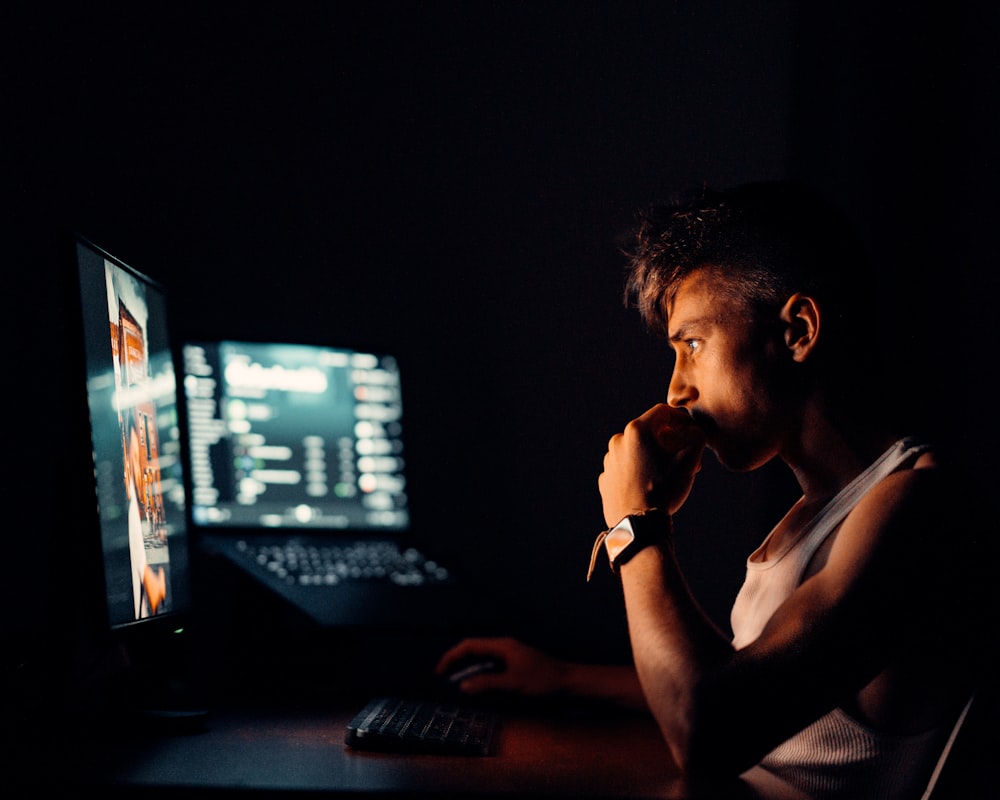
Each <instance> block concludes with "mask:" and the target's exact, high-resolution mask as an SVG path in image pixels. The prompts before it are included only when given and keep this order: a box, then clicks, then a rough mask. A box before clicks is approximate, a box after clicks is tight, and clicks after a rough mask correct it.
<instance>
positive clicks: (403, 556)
mask: <svg viewBox="0 0 1000 800" xmlns="http://www.w3.org/2000/svg"><path fill="white" fill-rule="evenodd" d="M181 356H182V357H181V364H182V367H181V368H182V370H183V386H184V392H183V394H184V402H185V417H186V425H185V426H184V430H185V437H186V453H187V460H188V475H189V479H188V488H189V495H190V498H189V505H190V509H191V510H190V515H191V522H192V527H193V529H194V530H195V532H196V534H197V540H198V542H199V544H200V546H201V547H203V548H204V549H205V550H207V551H208V552H212V553H215V554H218V555H221V556H224V557H225V558H227V559H229V560H230V561H232V563H234V564H235V565H237V567H239V568H240V569H241V570H243V571H244V572H245V573H246V574H248V575H250V576H251V577H253V578H254V579H256V580H257V581H260V582H261V583H262V584H264V585H265V586H267V587H268V588H269V589H271V590H272V591H273V592H275V593H276V594H278V595H280V596H281V597H283V598H284V599H285V600H287V601H288V602H290V603H292V604H293V605H294V606H296V607H297V608H299V609H300V610H301V611H302V612H304V613H305V614H306V615H307V616H309V617H310V618H312V619H313V620H314V621H316V622H318V623H320V624H321V625H327V626H352V625H371V624H377V623H385V624H400V623H409V622H413V621H416V620H418V619H419V618H421V617H423V618H431V617H433V618H434V619H439V620H440V619H444V618H447V617H448V616H449V614H451V615H452V616H456V615H457V612H456V609H458V608H459V607H460V606H461V604H457V605H456V604H455V603H454V599H455V596H456V595H455V592H456V590H457V583H458V581H457V578H456V575H455V572H454V570H453V569H452V568H450V567H449V566H447V565H445V564H444V563H442V562H441V561H440V560H438V559H437V558H435V557H434V556H433V554H432V553H430V552H428V551H427V550H426V546H425V543H423V542H417V540H416V536H415V529H414V525H413V521H412V518H411V514H412V502H411V500H412V498H411V496H410V494H411V484H410V482H409V481H408V478H409V475H410V473H411V470H412V468H413V466H412V464H411V463H410V461H409V456H410V453H409V452H408V451H407V450H406V449H405V446H404V438H405V437H404V431H403V423H404V418H403V394H402V378H401V371H400V364H399V359H398V358H397V357H396V356H395V355H393V354H392V353H386V352H374V351H370V350H358V349H354V348H349V347H336V346H326V345H320V344H316V343H289V342H273V341H270V342H265V341H237V340H217V341H204V340H203V341H189V342H187V343H185V344H184V345H183V347H182V350H181Z"/></svg>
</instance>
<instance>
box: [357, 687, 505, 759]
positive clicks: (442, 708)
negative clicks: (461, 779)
mask: <svg viewBox="0 0 1000 800" xmlns="http://www.w3.org/2000/svg"><path fill="white" fill-rule="evenodd" d="M498 725H499V720H498V717H497V716H496V714H494V713H493V712H490V711H485V710H483V709H477V708H471V707H469V706H464V705H461V704H456V703H452V702H449V701H445V700H432V699H429V698H426V699H421V700H407V699H404V698H398V697H376V698H374V699H372V700H371V701H369V703H368V704H367V705H366V706H365V707H364V708H363V709H362V710H361V711H360V712H358V714H357V716H355V717H354V719H353V720H351V722H350V723H349V724H348V726H347V734H346V736H345V738H344V742H345V743H346V744H347V745H348V746H349V747H353V748H355V749H358V750H380V751H384V752H395V753H429V754H437V755H458V756H487V755H489V754H490V752H491V750H492V747H493V740H494V736H495V734H496V730H497V728H498Z"/></svg>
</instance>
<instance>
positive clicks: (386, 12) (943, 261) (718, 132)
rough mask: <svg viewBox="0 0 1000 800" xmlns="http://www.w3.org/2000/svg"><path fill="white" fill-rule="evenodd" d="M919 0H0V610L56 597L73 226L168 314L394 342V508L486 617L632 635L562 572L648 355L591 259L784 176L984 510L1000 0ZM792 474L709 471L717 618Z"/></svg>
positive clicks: (574, 645) (658, 361)
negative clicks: (404, 485) (162, 300)
mask: <svg viewBox="0 0 1000 800" xmlns="http://www.w3.org/2000/svg"><path fill="white" fill-rule="evenodd" d="M926 5H927V7H926V8H925V9H922V8H920V7H919V6H917V7H915V6H914V5H913V4H910V3H887V2H863V3H862V2H838V3H811V4H799V3H795V2H790V1H788V2H769V3H755V4H750V3H737V2H723V1H722V0H707V1H706V0H699V1H698V2H620V3H601V2H593V1H592V0H581V1H579V2H535V3H529V2H462V3H458V2H365V3H334V2H303V1H301V0H299V1H297V0H288V1H287V2H282V3H253V4H244V3H200V4H193V3H183V2H182V3H170V4H157V5H149V4H131V5H126V4H122V5H120V6H114V5H107V4H96V5H94V4H85V3H80V4H73V5H68V4H67V5H65V6H61V5H49V4H44V3H24V2H13V3H8V4H7V5H6V6H5V9H4V11H3V12H2V13H3V17H4V18H3V20H2V33H0V37H2V39H0V45H2V47H0V53H2V55H0V70H2V72H0V74H2V76H3V77H2V81H3V83H2V86H3V97H2V102H3V118H2V125H0V131H2V133H0V135H2V162H0V163H2V165H3V173H4V174H3V181H2V192H3V202H4V205H5V208H4V217H3V219H4V227H5V229H6V231H5V239H4V247H5V250H4V262H5V264H4V266H5V275H6V276H7V281H6V288H5V290H4V292H3V298H4V309H5V314H4V323H5V326H6V337H5V341H6V342H7V352H6V354H5V355H4V359H3V361H4V372H5V375H6V377H5V384H4V385H5V389H6V391H5V395H6V397H7V405H6V408H7V412H6V413H7V418H8V420H9V424H8V426H7V427H8V429H9V431H8V433H7V435H6V436H5V444H6V448H5V450H6V458H4V459H3V461H4V476H3V483H2V486H3V492H4V496H5V497H7V498H8V501H7V502H8V507H9V508H10V509H11V511H10V517H11V518H12V521H11V523H9V524H8V525H6V526H5V539H6V540H7V541H8V544H9V545H11V547H12V548H13V555H12V556H11V557H10V563H12V564H17V565H18V568H17V569H16V570H15V571H16V573H17V574H16V575H15V576H14V577H13V579H10V580H5V581H4V592H5V595H4V598H5V599H4V608H5V611H4V612H3V616H4V624H8V623H9V625H10V627H11V630H12V631H13V632H14V633H15V634H17V636H18V637H19V638H18V639H17V641H21V640H22V639H27V640H30V639H31V638H32V637H33V636H34V635H36V633H37V632H38V631H39V630H42V631H44V630H45V629H46V628H47V627H48V626H49V625H50V624H51V623H52V621H53V620H55V624H56V625H59V624H60V620H61V619H63V618H64V617H63V616H62V615H63V614H64V613H65V611H66V608H67V606H71V605H72V604H73V602H74V598H73V597H68V596H66V593H65V592H64V591H63V590H64V585H63V584H61V583H60V582H59V581H58V579H57V578H55V577H54V576H56V575H58V574H59V573H58V571H57V570H56V569H54V567H55V566H57V565H56V564H53V560H55V561H57V562H58V560H59V558H60V554H61V553H62V554H64V553H65V552H67V551H66V550H64V549H63V547H62V543H63V542H65V541H67V539H66V538H65V537H67V536H72V534H73V532H74V531H75V530H76V529H77V528H78V527H79V526H80V521H79V517H77V516H76V514H77V513H78V510H75V509H73V508H72V507H71V506H68V505H67V504H66V503H65V502H64V500H65V497H66V495H65V494H64V491H63V488H64V487H66V486H69V485H71V484H73V483H74V482H77V481H81V480H86V476H83V475H79V474H77V473H75V472H73V470H72V469H63V468H62V467H63V466H64V465H65V464H66V463H67V462H64V461H63V459H62V455H65V453H64V452H63V450H62V449H61V442H64V441H65V436H64V434H65V431H64V430H62V427H61V426H63V425H66V424H76V421H77V420H79V416H78V410H77V409H76V408H75V407H73V408H71V407H70V405H71V404H72V403H73V402H75V400H76V399H77V397H78V395H77V394H76V393H75V390H74V389H73V387H68V386H67V385H66V383H65V380H64V378H65V375H66V359H67V358H70V359H72V358H73V357H75V352H76V351H75V350H74V348H75V347H76V339H77V336H78V332H77V331H76V330H74V329H72V327H71V326H67V325H66V324H65V317H66V315H65V313H64V311H65V309H64V308H63V307H62V306H61V305H60V302H61V301H60V299H59V283H60V280H61V276H60V272H59V254H58V241H59V237H60V235H61V234H63V233H64V232H66V231H78V232H80V233H83V234H85V235H86V236H88V237H89V238H91V239H92V240H94V241H95V242H97V243H98V244H99V245H101V246H102V247H104V248H106V249H107V250H109V251H110V252H112V253H113V254H115V255H116V256H118V257H120V258H121V259H123V260H124V261H126V262H127V263H129V264H131V265H133V266H134V267H136V268H138V269H140V270H142V271H144V272H146V273H147V274H149V275H151V276H153V277H155V278H157V279H159V280H161V281H162V282H163V283H164V284H165V285H166V286H167V288H168V290H169V292H170V300H171V311H172V312H173V322H174V328H175V333H177V334H179V335H183V336H191V337H201V336H220V337H221V336H233V337H235V336H243V335H246V336H252V337H259V338H267V337H271V338H277V339H284V340H297V339H305V340H315V341H321V342H328V343H331V344H339V343H359V344H380V345H385V346H391V347H395V348H400V349H401V350H402V351H403V356H404V358H405V359H406V362H407V366H408V367H409V368H410V371H409V375H408V379H409V380H408V383H407V385H406V387H405V388H406V391H407V396H408V400H409V413H408V426H409V431H408V433H409V435H410V445H411V462H412V463H413V464H414V466H418V465H419V467H421V469H422V472H421V473H420V475H419V477H418V478H417V479H416V480H415V486H414V490H415V491H416V492H417V494H418V498H419V500H420V502H419V503H418V505H417V507H416V508H415V509H414V512H415V514H416V515H417V516H418V518H419V519H421V520H422V521H423V522H425V523H426V522H429V521H433V523H434V526H433V536H432V540H433V543H434V544H435V546H436V547H437V548H438V549H439V550H443V551H445V552H448V553H451V554H453V555H454V557H455V558H457V559H459V560H460V562H461V563H462V565H463V566H464V568H465V569H466V571H467V573H468V574H469V575H471V576H472V579H473V581H474V582H475V585H476V586H477V588H478V589H480V590H481V592H480V593H481V595H488V596H490V598H491V602H492V603H493V604H494V607H495V608H503V609H509V622H510V628H511V630H516V631H526V632H530V633H531V635H533V636H536V637H537V638H538V639H540V640H541V639H546V638H548V637H551V638H550V641H551V642H552V643H553V644H554V645H555V646H558V647H561V648H563V649H565V650H567V651H571V652H581V653H582V652H584V651H585V650H586V649H587V648H588V647H592V648H594V651H595V652H598V653H615V654H620V653H621V652H623V651H622V649H621V648H622V647H623V646H624V641H625V640H624V628H623V625H622V616H621V607H620V599H619V595H618V588H617V586H616V585H615V583H614V581H613V580H612V578H611V576H610V575H609V574H608V573H607V572H606V570H604V571H602V572H600V573H599V574H598V578H597V579H596V580H595V581H594V582H592V583H591V584H590V585H586V584H584V583H583V572H584V569H585V566H586V561H587V557H588V556H589V551H590V545H591V542H592V539H593V536H594V534H595V533H596V532H597V530H599V529H600V528H601V527H602V519H601V509H600V500H599V496H598V494H597V491H596V478H597V474H598V473H599V472H600V466H601V458H602V456H603V453H604V449H605V445H606V442H607V440H608V437H610V436H611V435H612V434H613V433H615V432H617V431H618V430H620V429H621V427H622V426H623V425H624V423H625V422H626V421H627V420H628V419H630V418H631V417H633V416H635V415H637V414H639V413H641V412H642V411H644V410H645V409H646V408H647V407H648V406H649V405H651V404H652V403H653V402H656V401H658V400H660V399H662V398H663V396H664V393H665V390H666V384H667V380H668V376H669V368H670V360H669V355H668V352H667V349H666V348H665V347H664V345H663V344H662V343H659V342H656V341H654V340H652V339H651V338H650V337H648V336H647V335H646V333H645V332H644V331H643V330H642V327H641V324H640V321H639V319H638V317H637V315H636V314H635V312H634V311H632V310H629V309H626V308H625V307H624V305H623V303H622V299H621V290H622V280H623V267H624V259H623V258H622V256H621V255H620V251H619V248H620V244H621V235H622V233H623V231H624V230H625V229H626V228H627V226H628V225H629V224H630V223H631V221H632V219H633V212H634V211H635V209H637V208H638V207H640V206H642V205H645V204H646V203H647V202H649V201H651V200H654V199H657V198H659V197H661V196H664V195H666V194H668V193H670V192H673V191H675V190H678V189H683V188H686V187H688V186H691V185H699V184H709V185H716V186H726V185H730V184H735V183H740V182H745V181H750V180H757V179H771V178H787V177H792V178H797V179H801V180H804V181H807V182H809V183H811V184H813V185H815V186H817V187H818V188H820V189H821V190H823V191H824V192H826V193H827V194H828V195H829V196H830V197H831V198H832V199H833V200H835V201H836V202H838V203H840V204H842V205H843V206H844V208H845V209H846V210H847V211H848V212H849V213H850V214H851V216H852V217H853V218H854V219H855V220H856V222H857V223H858V225H859V226H861V228H862V230H863V232H864V233H865V235H866V237H867V239H868V241H869V243H870V246H871V249H872V251H873V254H874V256H875V260H876V263H877V264H878V265H879V267H884V268H885V276H884V277H876V276H873V278H872V283H871V285H870V286H867V287H862V290H864V291H872V292H878V293H880V295H881V296H882V297H883V303H882V305H881V313H880V316H879V318H878V319H874V320H872V331H871V335H872V337H873V342H886V343H888V344H890V345H905V346H906V352H905V353H904V354H902V355H901V356H900V357H899V360H898V361H897V362H896V368H895V369H896V370H897V371H898V377H899V381H898V385H899V386H901V387H905V388H908V389H912V390H913V392H914V396H915V397H916V398H917V403H916V406H915V409H914V410H915V412H916V414H917V418H918V419H919V420H920V421H921V423H922V424H927V425H928V426H929V427H930V428H931V429H933V430H935V431H937V432H941V433H942V434H944V435H946V436H947V437H948V440H949V441H951V442H952V443H953V444H955V445H956V447H957V450H958V452H959V453H960V454H961V455H962V457H963V458H966V459H967V460H968V462H969V463H970V464H971V465H974V466H975V468H976V474H977V477H978V478H979V479H981V485H980V484H974V485H971V486H970V497H969V501H970V502H972V503H975V502H977V501H978V498H979V497H980V496H981V495H980V492H982V491H983V490H984V489H985V490H986V491H991V490H992V487H993V486H994V485H995V479H996V474H997V470H996V467H995V465H994V463H993V462H995V457H993V456H992V453H993V452H995V448H996V444H997V436H996V425H995V412H994V405H995V403H994V400H993V397H994V395H993V393H992V382H993V379H992V377H991V374H990V373H991V372H992V370H993V368H994V366H995V363H996V351H995V347H994V346H995V335H994V327H993V324H992V319H991V316H992V313H993V309H992V306H991V301H992V298H993V296H995V293H996V290H997V279H996V258H995V252H994V249H993V246H992V245H993V239H994V236H995V232H996V224H995V220H996V219H997V212H998V207H997V201H996V196H995V177H996V161H997V157H996V143H997V141H998V138H997V133H998V129H997V126H996V119H995V117H994V114H995V109H996V92H995V87H996V85H997V79H998V77H1000V76H998V69H997V59H996V57H995V41H996V34H997V27H996V24H995V23H996V12H995V11H994V10H993V8H994V5H993V4H991V3H985V2H978V3H964V4H953V7H949V8H948V9H947V10H943V8H941V7H935V8H934V10H932V7H931V6H930V4H926ZM807 7H808V11H807V10H805V9H806V8H807ZM864 378H865V376H863V375H862V376H858V381H857V386H856V387H855V388H856V391H858V392H860V393H864V392H866V391H867V388H868V387H867V386H866V382H865V380H864ZM874 399H875V398H873V400H874ZM68 463H73V462H72V460H69V462H68ZM793 496H794V495H793V488H792V487H791V486H790V485H789V483H788V480H787V478H786V476H785V475H784V474H783V473H782V471H781V469H780V468H776V469H767V470H764V471H762V472H761V473H760V474H754V475H747V476H734V475H729V474H725V473H723V472H722V471H721V470H719V469H718V467H717V466H716V465H715V464H714V462H712V460H711V458H709V460H708V463H707V464H706V467H705V470H704V472H703V475H702V478H701V479H700V481H699V484H698V485H697V486H696V488H695V491H694V493H693V495H692V497H691V499H690V501H689V503H688V505H687V506H686V507H685V509H684V510H683V511H682V512H681V515H679V517H678V521H677V526H678V548H679V552H680V555H681V558H682V561H683V562H684V563H685V564H686V566H687V567H688V569H689V574H690V578H691V582H692V584H693V586H694V588H695V590H696V592H697V593H698V594H699V596H700V597H701V598H702V599H703V601H704V604H705V606H706V608H707V609H708V610H709V611H710V613H712V614H713V615H714V616H716V618H717V619H719V620H720V621H721V623H722V624H725V622H726V614H727V611H728V607H729V604H730V603H731V601H732V598H733V596H734V594H735V592H736V590H737V588H738V585H739V581H740V580H741V577H742V567H743V563H744V559H745V557H746V555H747V553H748V552H749V551H750V550H751V549H752V548H753V547H754V546H756V544H757V543H758V542H759V540H760V539H761V538H762V537H763V535H764V534H765V533H766V532H767V530H769V529H770V527H771V525H773V523H774V522H775V521H776V520H777V518H778V516H779V515H780V513H781V512H782V511H783V509H784V507H785V506H786V504H787V503H788V501H789V500H790V498H791V497H793ZM991 524H992V525H993V527H995V523H991ZM58 566H64V565H58ZM505 613H507V612H505ZM21 657H22V655H21V654H20V653H19V654H18V655H16V656H15V658H21Z"/></svg>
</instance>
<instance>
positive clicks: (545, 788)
mask: <svg viewBox="0 0 1000 800" xmlns="http://www.w3.org/2000/svg"><path fill="white" fill-rule="evenodd" d="M360 705H361V703H357V704H353V705H347V704H345V705H344V707H343V708H342V709H339V710H332V711H318V710H310V711H294V712H289V711H263V710H254V711H240V710H234V711H226V710H221V711H214V712H213V713H212V715H211V717H210V718H209V721H208V724H207V729H206V730H205V731H204V732H202V733H194V734H186V735H169V736H163V735H160V736H149V735H132V734H130V732H128V731H120V733H121V734H122V735H121V736H114V737H111V740H110V741H106V742H99V743H94V742H91V743H90V744H92V745H94V746H93V747H87V748H86V750H87V751H89V752H88V754H87V756H86V758H85V759H81V761H82V762H83V763H81V765H80V768H79V771H78V774H77V775H76V776H74V777H73V780H72V782H73V783H74V784H78V785H79V786H80V787H81V788H82V789H83V790H84V791H89V789H90V788H96V789H99V790H100V791H101V792H102V794H103V795H104V796H106V795H107V793H108V792H115V793H120V794H132V793H134V792H136V791H137V790H140V789H141V790H144V792H149V791H155V792H156V793H157V794H159V795H173V794H178V795H179V794H181V792H183V794H184V796H185V797H189V796H190V795H191V794H192V793H195V794H200V793H202V792H204V793H206V794H212V796H220V795H221V796H227V795H229V794H236V793H245V792H257V793H261V792H276V793H281V794H283V795H285V794H289V793H294V792H301V793H311V794H318V795H323V794H330V795H334V796H342V797H343V796H346V797H361V796H366V797H395V796H414V795H425V796H429V797H434V798H458V797H463V798H466V797H490V796H498V795H513V796H516V797H519V798H532V797H535V798H541V797H574V798H660V799H661V800H662V798H699V799H700V798H713V800H715V798H743V797H745V795H744V794H741V793H740V792H739V787H738V786H731V785H728V784H720V785H717V786H716V785H713V786H700V787H697V788H692V787H689V786H685V785H684V783H683V782H682V781H681V780H680V779H679V777H678V773H677V771H676V768H675V767H674V765H673V763H672V762H671V760H670V757H669V754H668V752H667V750H666V748H665V746H664V745H663V744H662V740H661V739H660V737H659V733H658V731H657V729H656V727H655V724H654V723H653V722H652V720H650V719H648V718H645V717H638V716H627V715H625V716H608V715H606V714H590V713H587V714H574V713H569V712H565V711H560V712H556V713H549V712H545V713H534V712H528V711H525V710H515V711H511V712H510V713H507V712H502V723H501V724H502V727H501V729H500V731H499V737H498V740H497V743H496V750H495V754H494V755H491V756H487V757H478V758H466V757H455V756H413V755H391V754H383V753H370V752H361V751H356V750H352V749H350V748H348V747H346V746H345V745H344V730H345V728H346V725H347V723H348V722H349V721H350V719H351V717H352V716H353V714H354V713H355V712H356V711H357V710H358V708H360Z"/></svg>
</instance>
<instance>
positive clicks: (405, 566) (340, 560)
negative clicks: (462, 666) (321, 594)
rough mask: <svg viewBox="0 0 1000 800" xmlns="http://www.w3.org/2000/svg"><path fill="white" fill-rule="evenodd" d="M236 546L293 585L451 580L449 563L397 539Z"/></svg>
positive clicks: (412, 583) (243, 543)
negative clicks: (396, 540)
mask: <svg viewBox="0 0 1000 800" xmlns="http://www.w3.org/2000/svg"><path fill="white" fill-rule="evenodd" d="M236 548H237V550H238V551H239V552H240V554H241V555H243V556H244V557H245V558H247V559H248V560H250V561H251V562H253V563H255V564H256V565H257V567H259V568H260V569H261V570H264V571H266V572H268V573H270V574H271V575H272V576H274V577H275V578H277V579H278V580H280V581H283V582H284V583H287V584H290V585H298V586H336V585H337V584H339V583H343V582H352V581H388V582H390V583H393V584H396V585H398V586H423V585H426V584H434V583H447V582H448V581H450V580H451V575H450V574H449V572H448V570H447V569H446V568H445V567H443V566H441V565H440V564H438V563H437V562H436V561H434V560H432V559H429V558H427V557H426V556H425V555H424V554H423V553H421V552H420V551H419V550H416V549H414V548H412V547H405V548H404V547H400V546H399V545H398V544H397V543H396V542H393V541H382V540H376V541H357V542H347V543H343V544H324V545H319V544H311V543H305V542H300V541H297V540H291V541H289V542H282V543H280V544H275V543H273V542H272V543H266V544H264V543H256V542H252V541H246V540H240V541H239V542H237V544H236Z"/></svg>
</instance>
